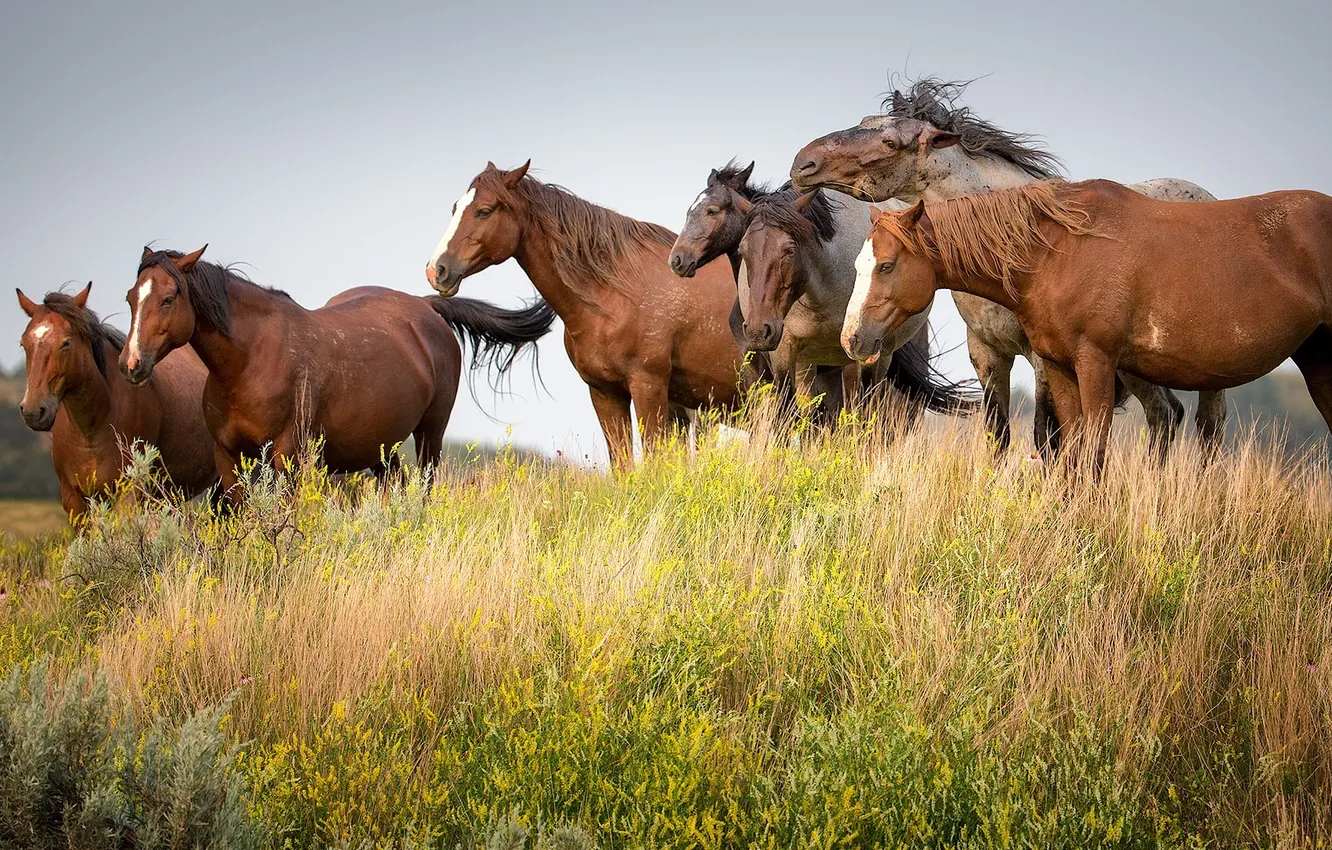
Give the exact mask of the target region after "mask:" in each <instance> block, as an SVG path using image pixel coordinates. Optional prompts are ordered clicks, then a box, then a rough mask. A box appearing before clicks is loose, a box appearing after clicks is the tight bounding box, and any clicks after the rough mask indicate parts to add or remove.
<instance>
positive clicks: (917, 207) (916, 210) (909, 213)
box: [897, 200, 925, 228]
mask: <svg viewBox="0 0 1332 850" xmlns="http://www.w3.org/2000/svg"><path fill="white" fill-rule="evenodd" d="M924 214H925V201H924V200H920V201H916V202H915V203H914V204H912V205H911V206H910V207H909V208H907V209H905V210H903V211H902V212H901V213H900V214H898V217H897V218H898V221H900V222H902V226H903V227H907V228H911V227H915V226H916V225H917V224H919V223H920V217H921V216H922V215H924Z"/></svg>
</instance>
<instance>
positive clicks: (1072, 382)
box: [1045, 361, 1083, 464]
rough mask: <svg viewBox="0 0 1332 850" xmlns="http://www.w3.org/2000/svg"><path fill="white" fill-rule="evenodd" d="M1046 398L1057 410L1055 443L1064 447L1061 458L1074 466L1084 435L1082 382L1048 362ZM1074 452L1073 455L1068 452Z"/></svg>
mask: <svg viewBox="0 0 1332 850" xmlns="http://www.w3.org/2000/svg"><path fill="white" fill-rule="evenodd" d="M1045 379H1046V387H1047V389H1046V394H1047V396H1048V398H1049V403H1050V405H1051V407H1052V408H1053V409H1054V415H1053V419H1054V429H1053V434H1052V440H1053V442H1054V443H1055V444H1056V445H1058V446H1059V447H1060V451H1059V454H1058V455H1057V456H1058V457H1059V458H1060V459H1061V461H1062V462H1063V463H1066V464H1071V463H1073V462H1074V460H1073V459H1075V458H1076V457H1077V448H1078V443H1079V441H1080V437H1081V431H1082V425H1083V422H1082V398H1081V396H1080V393H1079V391H1078V382H1077V379H1076V378H1075V377H1074V375H1073V373H1072V372H1069V371H1068V370H1066V369H1064V368H1063V367H1061V366H1056V365H1055V364H1053V363H1050V362H1048V361H1047V362H1046V367H1045ZM1069 448H1071V449H1072V451H1068V449H1069Z"/></svg>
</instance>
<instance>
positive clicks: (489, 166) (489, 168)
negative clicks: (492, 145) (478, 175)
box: [486, 160, 499, 171]
mask: <svg viewBox="0 0 1332 850" xmlns="http://www.w3.org/2000/svg"><path fill="white" fill-rule="evenodd" d="M486 171H499V169H498V168H496V167H495V163H493V162H491V161H490V160H486Z"/></svg>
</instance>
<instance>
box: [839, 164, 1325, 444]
mask: <svg viewBox="0 0 1332 850" xmlns="http://www.w3.org/2000/svg"><path fill="white" fill-rule="evenodd" d="M858 265H859V268H860V276H859V277H858V278H857V281H856V291H857V294H856V296H855V297H853V298H852V303H851V304H850V305H849V307H848V310H847V318H846V325H845V327H844V329H843V344H844V345H845V346H846V350H847V353H849V354H851V355H852V356H853V357H855V358H856V359H858V360H872V359H873V358H874V357H875V356H876V354H877V351H876V347H877V340H879V339H880V338H881V337H882V333H883V331H884V330H885V329H886V328H891V327H892V326H893V325H895V324H899V323H901V322H903V321H905V320H906V318H907V317H908V316H910V315H911V314H913V313H915V312H919V311H920V310H922V309H924V307H925V306H926V305H928V304H929V303H930V302H931V301H932V300H933V298H934V293H935V291H936V290H938V289H939V288H941V287H942V288H946V289H952V290H956V291H962V292H970V293H974V294H976V295H979V296H981V297H982V298H986V299H989V300H991V301H994V302H995V303H997V304H1002V305H1003V306H1005V307H1007V308H1008V309H1010V310H1012V311H1014V312H1015V313H1016V314H1017V316H1018V318H1019V320H1020V321H1021V322H1022V327H1023V329H1024V330H1025V331H1026V332H1027V335H1028V337H1030V339H1031V344H1032V347H1033V349H1034V350H1035V351H1036V352H1037V354H1039V355H1040V356H1041V357H1043V358H1045V359H1047V360H1048V361H1049V362H1050V363H1051V364H1053V365H1054V367H1055V368H1054V369H1052V370H1051V373H1050V381H1051V389H1052V391H1053V395H1054V400H1055V406H1056V410H1057V413H1058V416H1059V421H1060V422H1061V423H1062V424H1063V427H1069V428H1071V431H1072V434H1073V435H1074V436H1080V432H1086V433H1090V436H1091V441H1092V442H1091V445H1092V449H1093V451H1094V457H1095V463H1096V469H1097V470H1099V469H1100V467H1101V465H1102V464H1103V463H1104V458H1105V447H1106V440H1107V438H1108V435H1109V429H1110V414H1111V410H1112V407H1113V404H1114V388H1115V372H1116V370H1123V371H1125V372H1128V373H1129V374H1132V375H1136V376H1138V377H1140V378H1142V379H1144V380H1147V381H1150V382H1152V383H1154V384H1157V385H1160V386H1165V387H1173V388H1176V389H1182V390H1199V391H1204V390H1224V389H1227V388H1229V387H1234V386H1238V385H1240V384H1243V383H1246V382H1248V381H1252V380H1254V379H1255V378H1258V377H1260V376H1262V375H1265V374H1266V373H1268V372H1270V371H1271V370H1272V369H1275V368H1276V367H1277V366H1278V365H1280V364H1281V362H1282V361H1283V360H1285V359H1286V358H1287V357H1290V358H1292V359H1294V361H1295V365H1296V366H1298V367H1299V369H1300V371H1301V372H1302V373H1303V374H1304V380H1305V383H1306V384H1307V385H1308V387H1309V394H1310V395H1311V396H1312V397H1313V401H1314V404H1315V405H1316V406H1317V407H1318V410H1319V412H1321V413H1322V414H1323V418H1324V419H1325V420H1326V421H1327V423H1328V426H1329V427H1330V428H1332V197H1328V196H1327V195H1323V194H1320V193H1318V192H1307V191H1299V192H1272V193H1270V194H1267V195H1259V196H1256V197H1251V198H1240V199H1238V200H1232V201H1215V202H1212V203H1206V204H1178V203H1172V202H1169V201H1157V200H1153V199H1151V198H1148V197H1146V196H1144V195H1141V194H1139V193H1137V192H1134V191H1132V190H1131V189H1129V188H1127V187H1125V186H1121V185H1120V184H1118V183H1111V182H1109V181H1106V180H1091V181H1088V182H1085V183H1073V184H1067V183H1060V182H1055V181H1051V182H1040V183H1032V184H1028V185H1026V186H1023V187H1020V188H1016V189H1004V190H1000V191H996V192H988V193H984V194H980V195H972V196H969V197H964V198H958V199H956V200H952V201H946V202H944V203H941V204H935V205H932V206H929V207H926V206H925V204H924V202H923V201H922V202H918V203H917V204H916V205H915V206H913V207H911V208H910V209H909V210H907V211H905V212H903V213H881V214H878V215H877V216H876V218H875V222H874V226H873V228H872V229H871V231H870V236H869V238H867V239H866V241H865V247H864V249H863V251H862V254H861V260H860V261H858ZM1088 429H1090V430H1089V431H1088Z"/></svg>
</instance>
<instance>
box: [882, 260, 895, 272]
mask: <svg viewBox="0 0 1332 850" xmlns="http://www.w3.org/2000/svg"><path fill="white" fill-rule="evenodd" d="M895 265H897V263H896V262H888V263H880V264H879V271H880V272H881V273H883V274H888V272H890V271H892V270H893V266H895Z"/></svg>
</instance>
